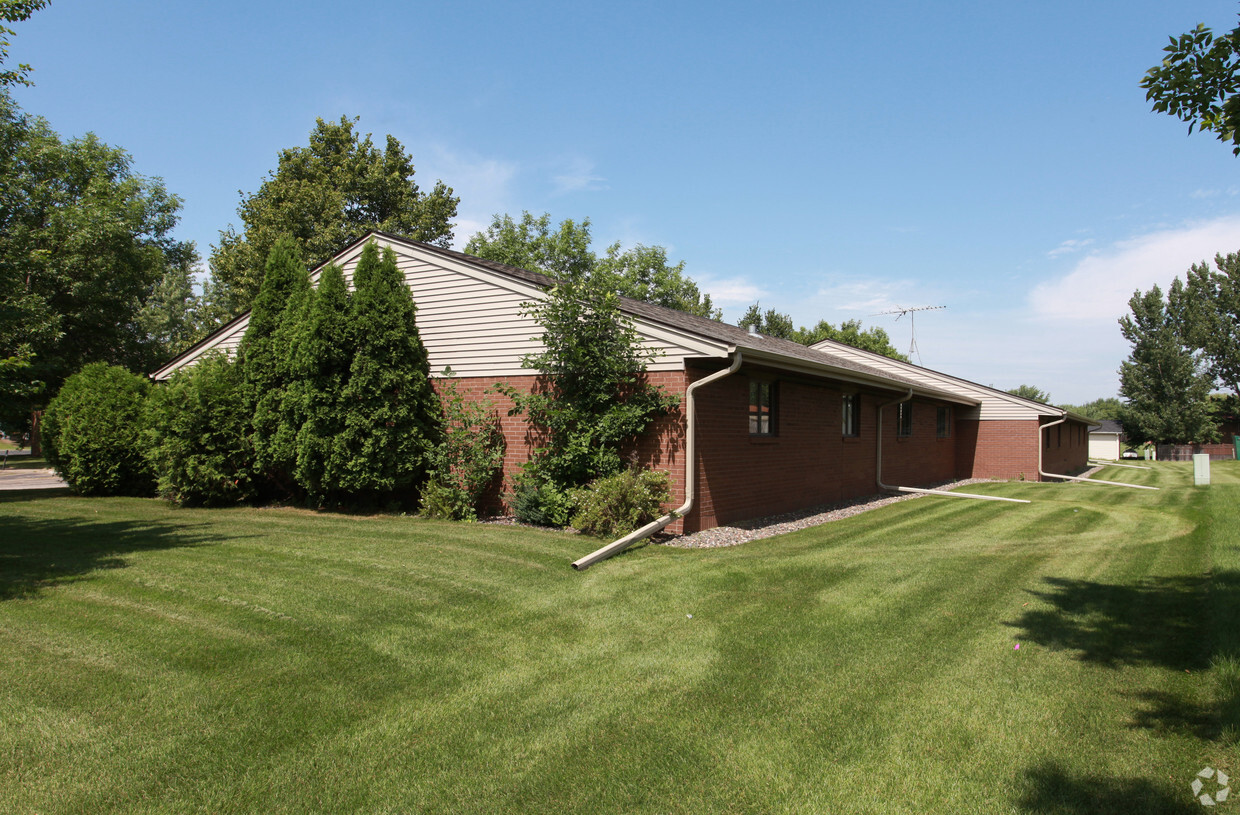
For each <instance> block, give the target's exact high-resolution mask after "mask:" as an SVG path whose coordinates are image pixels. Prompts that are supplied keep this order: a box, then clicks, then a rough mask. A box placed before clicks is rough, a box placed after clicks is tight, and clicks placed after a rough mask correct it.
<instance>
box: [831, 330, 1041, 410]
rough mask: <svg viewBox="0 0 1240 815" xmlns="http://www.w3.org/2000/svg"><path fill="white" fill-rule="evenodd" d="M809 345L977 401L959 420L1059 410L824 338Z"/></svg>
mask: <svg viewBox="0 0 1240 815" xmlns="http://www.w3.org/2000/svg"><path fill="white" fill-rule="evenodd" d="M810 347H811V348H815V349H825V350H829V351H830V352H831V353H832V354H836V355H838V356H844V357H848V358H849V359H852V360H854V361H856V362H860V363H862V364H865V365H868V366H870V367H871V368H878V369H879V370H881V371H884V372H885V373H889V374H892V375H894V376H900V377H903V378H904V379H909V380H912V381H914V382H917V383H919V384H922V385H925V386H927V387H934V388H937V389H939V390H946V391H951V392H953V393H958V394H960V395H961V396H966V397H969V398H971V399H975V400H977V401H978V402H980V403H981V404H979V405H978V406H977V407H976V408H972V409H968V410H961V411H960V412H958V413H957V418H960V419H981V420H984V421H997V420H1023V419H1037V418H1038V417H1039V416H1047V415H1052V414H1055V415H1057V414H1058V413H1059V411H1058V410H1057V409H1055V408H1051V407H1039V406H1038V404H1037V403H1036V402H1031V401H1029V400H1028V399H1022V398H1020V397H1019V396H1012V395H1011V394H1005V393H1002V392H1000V391H996V390H994V389H993V388H988V387H986V386H984V385H978V384H977V383H975V382H969V381H968V380H965V379H959V378H957V377H954V376H948V375H947V374H943V373H939V372H938V371H931V370H929V369H927V368H921V367H919V366H917V365H912V364H909V363H907V362H901V361H900V360H898V359H891V358H890V357H885V356H883V355H882V354H875V353H873V352H871V351H863V350H861V349H860V348H853V347H851V346H848V345H844V344H843V343H838V342H833V341H831V340H825V341H823V342H820V343H816V344H814V345H812V346H810Z"/></svg>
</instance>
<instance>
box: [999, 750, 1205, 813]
mask: <svg viewBox="0 0 1240 815" xmlns="http://www.w3.org/2000/svg"><path fill="white" fill-rule="evenodd" d="M1191 781H1192V779H1191V778H1186V779H1185V780H1184V784H1183V785H1182V788H1180V787H1176V786H1174V785H1171V783H1170V782H1167V783H1165V784H1155V783H1154V782H1152V781H1150V780H1149V779H1148V778H1107V777H1102V776H1086V775H1076V774H1073V773H1071V772H1069V771H1067V770H1065V769H1064V768H1063V767H1061V766H1059V765H1058V764H1056V763H1054V762H1049V761H1048V762H1043V763H1042V764H1039V765H1037V766H1036V767H1032V768H1030V769H1029V770H1027V771H1026V773H1025V791H1024V794H1023V795H1022V797H1021V798H1020V800H1019V801H1017V803H1016V806H1017V808H1018V809H1019V810H1020V811H1021V812H1028V813H1037V815H1105V814H1106V813H1115V815H1144V814H1145V813H1149V815H1188V813H1193V812H1201V811H1202V808H1201V805H1200V804H1198V803H1197V802H1196V801H1195V800H1194V799H1193V797H1192V792H1191V790H1190V789H1189V784H1190V783H1191Z"/></svg>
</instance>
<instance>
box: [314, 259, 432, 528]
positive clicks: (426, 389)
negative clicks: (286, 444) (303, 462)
mask: <svg viewBox="0 0 1240 815" xmlns="http://www.w3.org/2000/svg"><path fill="white" fill-rule="evenodd" d="M353 285H354V292H353V296H352V297H351V298H350V299H349V315H350V331H351V343H350V344H351V346H352V348H353V350H354V356H353V359H352V361H351V364H350V367H349V381H348V384H347V385H345V387H344V391H343V401H344V404H345V406H346V413H345V417H344V429H343V430H342V431H341V433H340V435H339V436H338V437H337V438H338V443H337V445H336V446H335V448H334V450H335V452H336V454H338V455H339V456H340V457H341V460H340V464H339V467H338V470H337V472H338V473H339V484H340V489H341V491H342V492H343V493H346V494H349V495H350V496H352V497H354V498H356V499H358V500H359V501H360V502H362V503H365V504H383V503H388V502H392V503H396V504H401V505H413V504H414V503H416V501H417V496H418V492H419V490H420V488H421V485H422V482H423V481H425V479H426V473H427V470H428V469H429V467H430V464H431V455H432V451H433V449H434V447H435V445H437V444H438V443H439V437H440V432H441V427H440V423H441V417H442V415H443V414H442V411H441V409H440V406H439V403H438V400H437V398H436V396H435V392H434V390H433V389H432V388H431V384H430V362H429V360H428V358H427V354H426V347H425V346H424V345H423V344H422V339H421V337H420V335H419V334H418V326H417V319H416V316H417V308H416V306H415V305H414V302H413V298H412V297H410V294H409V288H408V286H406V285H405V278H404V276H403V275H402V274H401V273H400V270H399V269H398V268H397V266H396V255H395V253H394V252H392V250H391V249H384V250H383V252H382V253H380V251H379V248H378V247H377V246H376V245H375V244H374V242H370V243H368V244H367V245H366V246H365V248H364V249H363V250H362V255H361V257H360V258H359V259H358V263H357V268H356V270H355V271H354V274H353Z"/></svg>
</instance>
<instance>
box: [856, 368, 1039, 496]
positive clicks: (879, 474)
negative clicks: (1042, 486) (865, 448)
mask: <svg viewBox="0 0 1240 815" xmlns="http://www.w3.org/2000/svg"><path fill="white" fill-rule="evenodd" d="M912 398H913V389H912V388H909V389H908V393H906V394H905V395H904V396H902V397H901V398H899V399H896V400H895V401H894V402H884V403H882V404H880V405H879V406H878V443H877V445H876V446H877V447H878V462H877V466H876V467H875V470H874V480H875V482H876V483H877V484H878V488H879V489H881V490H885V491H887V492H911V493H917V494H919V495H943V496H946V497H948V498H975V499H977V500H979V501H1007V502H1009V503H1012V504H1028V503H1030V502H1029V501H1026V500H1024V499H1023V498H1001V497H999V496H998V495H977V494H976V493H971V492H949V491H948V490H926V489H922V488H921V487H893V486H891V485H890V484H884V483H883V408H885V407H888V406H890V405H898V404H900V403H901V402H907V401H908V400H910V399H912ZM1038 441H1039V443H1041V439H1038Z"/></svg>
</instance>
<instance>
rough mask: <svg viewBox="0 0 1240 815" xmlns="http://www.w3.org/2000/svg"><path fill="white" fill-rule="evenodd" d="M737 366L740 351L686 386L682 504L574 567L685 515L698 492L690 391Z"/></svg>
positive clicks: (595, 560) (603, 557) (624, 546)
mask: <svg viewBox="0 0 1240 815" xmlns="http://www.w3.org/2000/svg"><path fill="white" fill-rule="evenodd" d="M740 367H741V352H740V351H737V352H736V356H734V357H733V358H732V364H731V365H729V366H728V367H727V368H724V369H723V370H722V371H715V372H714V373H713V374H711V375H710V376H707V377H703V378H702V379H699V380H698V381H696V382H694V383H693V384H691V385H690V386H689V387H688V388H686V389H685V416H686V421H687V424H686V427H685V502H684V504H683V505H681V506H679V507H677V508H676V509H674V510H672V511H671V512H669V513H667V514H666V515H664V516H663V517H662V518H659V519H657V520H654V521H651V522H650V523H648V524H646V525H645V526H643V527H642V528H641V529H635V530H634V531H632V532H630V533H629V534H627V535H625V536H624V537H623V538H620V539H619V540H615V541H612V542H611V543H609V544H607V545H606V546H604V547H602V548H600V549H596V550H594V551H593V552H591V553H590V554H588V555H586V556H585V557H583V558H580V559H579V560H575V561H573V568H574V569H576V570H577V571H579V572H580V571H582V570H584V569H587V568H589V567H590V566H592V565H594V564H595V563H598V562H599V561H600V560H606V559H607V558H609V557H611V556H612V555H617V554H619V553H620V552H622V551H624V550H625V549H627V548H628V547H630V546H632V545H633V544H635V543H637V542H638V541H639V540H642V539H643V538H648V537H650V536H651V535H653V534H655V533H656V532H658V531H659V530H661V529H663V528H664V527H665V526H667V525H668V524H670V523H671V522H672V521H674V520H676V519H677V518H682V517H684V515H685V514H686V513H687V512H688V511H689V510H691V509H693V501H694V498H695V497H696V492H697V474H696V473H695V472H694V470H693V461H694V456H695V455H696V454H697V438H696V432H695V431H696V430H697V411H696V410H695V408H694V404H695V402H694V398H693V394H694V392H695V391H696V390H697V389H698V388H700V387H702V386H703V385H708V384H710V383H711V382H717V381H719V380H720V379H723V378H724V377H725V376H731V375H732V374H734V373H736V372H737V371H738V370H740Z"/></svg>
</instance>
